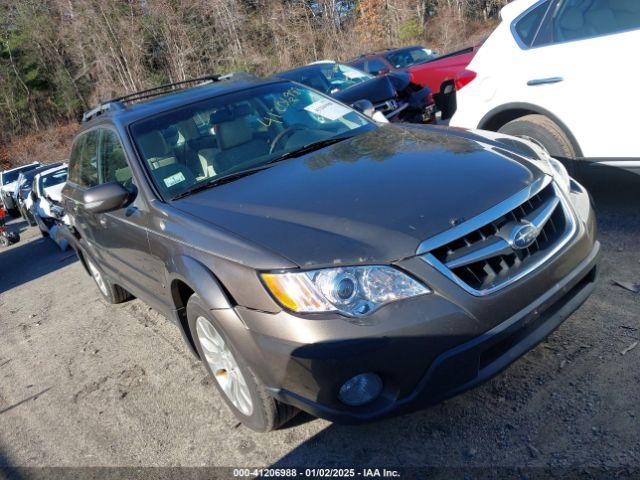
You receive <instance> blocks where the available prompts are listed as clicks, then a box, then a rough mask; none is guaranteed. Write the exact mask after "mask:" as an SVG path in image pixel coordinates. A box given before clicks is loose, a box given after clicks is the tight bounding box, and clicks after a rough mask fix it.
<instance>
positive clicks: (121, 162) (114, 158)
mask: <svg viewBox="0 0 640 480" xmlns="http://www.w3.org/2000/svg"><path fill="white" fill-rule="evenodd" d="M131 179H132V173H131V167H130V166H129V164H128V163H127V158H126V156H125V153H124V148H122V143H120V138H119V137H118V134H117V133H116V132H114V131H113V130H108V129H104V130H102V140H101V141H100V182H101V183H106V182H113V181H115V182H118V183H119V184H120V185H122V186H123V187H128V186H130V185H131Z"/></svg>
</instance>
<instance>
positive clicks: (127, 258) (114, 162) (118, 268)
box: [92, 128, 162, 305]
mask: <svg viewBox="0 0 640 480" xmlns="http://www.w3.org/2000/svg"><path fill="white" fill-rule="evenodd" d="M98 182H99V183H100V184H102V183H107V182H117V183H119V184H120V185H122V186H123V187H124V188H126V189H127V190H129V191H131V192H132V194H133V195H135V198H134V200H133V201H132V202H131V203H130V204H129V205H127V206H126V207H124V208H121V209H118V210H114V211H111V212H107V213H99V214H95V215H94V217H95V220H94V221H93V222H92V228H93V229H94V234H93V239H94V242H95V244H96V246H97V248H99V249H100V251H101V252H103V258H104V261H105V263H106V265H107V267H108V269H109V270H111V272H107V273H111V275H113V277H114V279H115V281H116V283H119V284H120V285H122V286H123V287H124V288H125V289H127V290H129V291H130V292H131V293H132V294H134V295H135V296H137V297H141V298H143V299H144V300H146V301H147V302H148V303H150V304H152V305H154V304H155V303H156V302H155V300H156V297H157V292H159V291H160V290H161V288H162V287H161V278H158V277H157V276H155V275H152V274H151V273H150V269H149V268H148V267H149V263H150V261H151V258H150V250H149V241H148V237H147V228H148V219H149V213H148V212H149V209H148V205H147V203H146V201H145V200H144V198H143V196H142V195H136V194H135V193H136V192H137V191H138V189H137V186H136V180H135V179H134V177H133V173H132V169H131V166H130V164H129V160H128V159H127V156H126V153H125V150H124V148H123V146H122V142H121V141H120V138H119V134H118V132H117V131H116V130H115V129H112V128H101V129H100V138H99V147H98Z"/></svg>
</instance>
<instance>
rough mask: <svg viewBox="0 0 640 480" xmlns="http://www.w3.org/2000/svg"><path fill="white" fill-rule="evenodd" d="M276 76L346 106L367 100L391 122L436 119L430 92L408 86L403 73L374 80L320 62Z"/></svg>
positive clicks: (346, 67)
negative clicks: (310, 88) (301, 85)
mask: <svg viewBox="0 0 640 480" xmlns="http://www.w3.org/2000/svg"><path fill="white" fill-rule="evenodd" d="M277 76H278V77H280V78H286V79H289V80H293V81H294V82H298V83H302V84H303V85H307V86H308V87H312V88H315V89H316V90H318V91H320V92H322V93H324V94H326V95H331V96H332V97H333V98H335V99H337V100H340V101H341V102H344V103H346V104H347V105H354V104H355V103H356V102H358V101H362V100H368V101H370V102H371V103H372V104H373V108H374V109H375V110H376V111H377V112H380V113H382V114H383V115H384V116H385V117H386V118H387V120H389V121H391V122H394V121H403V122H412V123H432V122H435V119H436V117H435V113H436V112H435V103H434V100H433V95H431V91H430V90H429V89H428V88H424V87H421V86H419V85H417V84H415V83H412V82H411V81H410V79H409V75H408V74H406V73H403V72H397V73H389V74H387V75H382V76H380V77H375V76H373V75H371V74H368V73H366V72H363V71H361V70H357V69H355V68H353V67H350V66H348V65H342V64H340V63H335V62H331V61H320V62H315V63H312V64H309V65H306V66H304V67H300V68H295V69H293V70H287V71H285V72H280V73H278V74H277Z"/></svg>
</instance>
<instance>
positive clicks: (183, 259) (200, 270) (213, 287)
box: [169, 255, 234, 358]
mask: <svg viewBox="0 0 640 480" xmlns="http://www.w3.org/2000/svg"><path fill="white" fill-rule="evenodd" d="M173 267H174V269H173V271H172V272H169V289H170V292H171V300H172V302H173V305H174V310H175V315H176V319H177V324H178V327H179V328H180V333H181V334H182V336H183V338H184V340H185V341H186V343H187V345H188V346H189V348H190V350H191V352H192V353H193V354H194V355H195V356H196V357H198V358H200V355H199V354H198V350H197V348H196V345H195V341H194V339H193V337H192V335H191V330H190V328H189V320H188V318H187V302H188V301H189V298H190V297H191V295H193V294H194V293H195V294H198V296H199V297H200V298H202V300H203V301H204V303H205V304H206V305H207V307H208V308H209V309H211V310H220V309H227V308H232V307H233V305H234V302H233V299H232V297H231V295H230V294H229V292H227V290H226V289H225V288H224V286H223V285H222V283H221V282H220V281H219V280H218V278H217V277H216V275H215V274H214V273H213V272H212V271H211V270H210V269H209V268H208V267H207V266H206V265H204V264H202V263H201V262H199V261H198V260H196V259H195V258H192V257H189V256H184V255H181V256H177V257H174V258H173Z"/></svg>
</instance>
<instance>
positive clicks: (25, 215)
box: [22, 208, 37, 227]
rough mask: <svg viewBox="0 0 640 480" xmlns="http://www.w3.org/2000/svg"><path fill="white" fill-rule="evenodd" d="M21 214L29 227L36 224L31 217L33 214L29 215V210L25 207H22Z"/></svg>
mask: <svg viewBox="0 0 640 480" xmlns="http://www.w3.org/2000/svg"><path fill="white" fill-rule="evenodd" d="M22 216H23V218H24V219H25V220H26V221H27V223H28V224H29V226H30V227H35V226H36V225H37V224H36V221H35V219H34V218H33V215H31V213H30V212H29V210H27V209H26V208H24V209H22Z"/></svg>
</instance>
